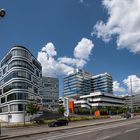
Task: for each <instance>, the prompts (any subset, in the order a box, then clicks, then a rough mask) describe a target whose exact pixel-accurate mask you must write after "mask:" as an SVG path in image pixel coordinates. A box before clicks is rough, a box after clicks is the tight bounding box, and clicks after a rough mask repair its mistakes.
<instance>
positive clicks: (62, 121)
mask: <svg viewBox="0 0 140 140" xmlns="http://www.w3.org/2000/svg"><path fill="white" fill-rule="evenodd" d="M68 123H69V122H68V120H66V119H60V120H56V121H52V122H50V123H49V124H48V126H49V127H58V126H66V125H68Z"/></svg>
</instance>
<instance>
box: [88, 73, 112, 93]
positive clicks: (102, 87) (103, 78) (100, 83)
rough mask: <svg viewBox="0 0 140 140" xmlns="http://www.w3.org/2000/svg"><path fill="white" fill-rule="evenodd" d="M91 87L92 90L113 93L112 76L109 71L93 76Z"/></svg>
mask: <svg viewBox="0 0 140 140" xmlns="http://www.w3.org/2000/svg"><path fill="white" fill-rule="evenodd" d="M91 88H92V92H105V93H113V91H112V89H113V82H112V76H111V75H110V74H108V73H104V74H99V75H95V76H92V78H91Z"/></svg>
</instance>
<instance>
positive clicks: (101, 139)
mask: <svg viewBox="0 0 140 140" xmlns="http://www.w3.org/2000/svg"><path fill="white" fill-rule="evenodd" d="M110 137H111V136H106V137H102V138H99V139H96V140H105V139H108V138H110Z"/></svg>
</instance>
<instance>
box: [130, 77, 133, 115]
mask: <svg viewBox="0 0 140 140" xmlns="http://www.w3.org/2000/svg"><path fill="white" fill-rule="evenodd" d="M130 95H131V113H132V112H133V96H132V95H133V89H132V79H131V78H130Z"/></svg>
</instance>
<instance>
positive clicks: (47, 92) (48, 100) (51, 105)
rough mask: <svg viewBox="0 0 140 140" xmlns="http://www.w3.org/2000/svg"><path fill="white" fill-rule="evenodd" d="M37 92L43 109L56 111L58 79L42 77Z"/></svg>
mask: <svg viewBox="0 0 140 140" xmlns="http://www.w3.org/2000/svg"><path fill="white" fill-rule="evenodd" d="M39 94H40V96H41V98H42V104H43V108H44V110H49V111H56V110H57V109H58V102H59V80H58V79H57V78H53V77H42V83H41V88H40V90H39Z"/></svg>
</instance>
